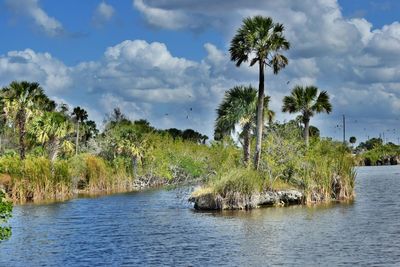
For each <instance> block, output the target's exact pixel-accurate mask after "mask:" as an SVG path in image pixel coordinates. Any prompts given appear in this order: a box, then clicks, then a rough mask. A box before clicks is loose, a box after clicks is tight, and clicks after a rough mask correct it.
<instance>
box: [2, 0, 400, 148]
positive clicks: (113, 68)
mask: <svg viewBox="0 0 400 267" xmlns="http://www.w3.org/2000/svg"><path fill="white" fill-rule="evenodd" d="M399 11H400V2H399V1H395V0H391V1H385V0H370V1H369V0H351V1H350V0H340V1H336V0H305V1H296V0H293V1H290V0H286V1H279V2H277V1H256V0H247V1H246V0H231V1H211V0H203V1H196V0H168V1H167V0H133V1H132V0H107V1H100V0H86V1H81V0H68V1H67V0H58V1H54V0H0V32H1V36H2V37H3V38H2V42H0V86H5V85H7V84H8V83H9V82H11V81H12V80H23V79H24V80H35V81H39V82H40V83H41V84H42V86H43V87H44V89H45V90H46V92H47V93H48V94H49V95H50V96H52V97H54V98H55V99H56V100H57V101H58V102H65V103H68V104H69V105H71V106H76V105H81V106H83V107H85V108H86V109H88V110H89V112H90V115H91V118H92V119H94V120H96V121H97V122H99V123H100V122H101V121H102V119H103V117H104V114H105V113H107V112H110V111H111V110H112V108H113V107H115V106H120V107H121V109H122V110H123V112H125V113H126V114H127V115H128V116H129V117H131V118H132V119H138V118H142V117H145V118H147V119H149V120H150V121H151V123H153V124H154V125H156V126H157V127H161V128H169V127H178V128H183V129H184V128H194V129H196V130H199V131H202V132H204V133H206V134H207V135H209V136H211V135H212V126H213V120H214V119H215V112H214V110H215V108H216V106H217V104H218V103H219V101H220V100H221V98H222V95H223V93H224V91H225V90H227V89H229V88H230V87H232V86H234V85H237V84H253V85H254V86H257V70H256V69H255V68H248V67H246V66H243V67H241V68H240V69H238V68H236V67H235V66H234V64H233V63H231V62H230V61H229V55H228V52H227V50H228V46H229V41H230V39H231V37H232V35H233V34H234V32H235V30H236V28H237V27H238V26H239V25H240V23H241V20H242V18H244V17H246V16H252V15H258V14H261V15H265V16H271V17H273V19H274V20H276V21H278V22H281V23H283V24H284V25H285V26H286V34H287V37H288V39H289V40H290V41H291V44H292V48H291V50H290V51H289V52H288V57H289V59H290V63H289V66H288V67H287V68H286V69H285V70H284V71H282V72H281V73H280V74H279V75H278V76H273V75H272V74H271V73H267V77H266V86H267V93H268V94H270V95H271V96H272V109H274V110H275V111H276V112H277V119H278V120H280V121H283V120H288V119H290V118H292V117H293V116H292V115H287V114H282V113H281V112H280V106H281V99H282V97H283V96H284V95H286V94H288V93H289V91H290V89H291V87H293V86H294V85H295V84H301V85H309V84H315V85H317V86H318V87H320V88H321V89H324V90H327V91H328V92H329V93H330V94H331V96H332V102H333V104H334V112H333V114H331V115H329V116H327V115H321V116H317V117H315V119H314V120H313V121H312V124H314V125H316V126H318V127H319V128H320V129H321V132H322V134H323V135H325V136H332V137H334V138H337V139H340V138H341V133H340V128H338V127H337V126H338V125H339V124H340V121H341V115H342V114H346V116H347V117H348V135H349V136H350V135H355V136H357V138H358V139H359V140H362V139H365V138H366V137H367V136H370V137H371V136H374V135H375V136H377V135H379V133H382V132H385V133H386V136H387V137H388V138H389V139H390V140H391V141H395V142H397V138H398V137H400V127H399V125H398V124H399V120H398V117H399V116H398V114H399V112H400V101H399V100H400V24H399V23H398V20H399V18H398V14H399ZM287 81H290V83H289V85H287Z"/></svg>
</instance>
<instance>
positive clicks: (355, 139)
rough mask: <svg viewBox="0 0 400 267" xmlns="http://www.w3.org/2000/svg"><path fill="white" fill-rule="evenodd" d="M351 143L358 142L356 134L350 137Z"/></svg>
mask: <svg viewBox="0 0 400 267" xmlns="http://www.w3.org/2000/svg"><path fill="white" fill-rule="evenodd" d="M349 142H350V144H352V145H354V144H355V143H356V142H357V138H356V137H355V136H352V137H350V139H349Z"/></svg>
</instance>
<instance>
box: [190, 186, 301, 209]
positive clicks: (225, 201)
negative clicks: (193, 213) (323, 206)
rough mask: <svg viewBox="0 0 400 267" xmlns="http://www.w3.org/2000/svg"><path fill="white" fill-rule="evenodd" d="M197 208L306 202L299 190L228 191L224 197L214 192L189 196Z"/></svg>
mask: <svg viewBox="0 0 400 267" xmlns="http://www.w3.org/2000/svg"><path fill="white" fill-rule="evenodd" d="M189 201H190V202H193V203H194V208H195V209H197V210H237V209H239V210H248V209H254V208H259V207H263V206H285V205H296V204H302V203H304V194H303V193H302V192H300V191H297V190H284V191H265V192H262V193H253V194H251V195H243V194H241V193H239V192H233V193H228V194H226V195H225V196H224V197H222V196H221V195H220V194H214V193H213V192H206V193H204V194H201V195H192V196H191V197H190V198H189Z"/></svg>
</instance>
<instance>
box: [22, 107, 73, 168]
mask: <svg viewBox="0 0 400 267" xmlns="http://www.w3.org/2000/svg"><path fill="white" fill-rule="evenodd" d="M29 132H30V134H31V135H32V136H34V137H35V139H36V140H37V141H38V142H39V143H41V144H42V145H44V146H45V147H46V148H47V150H48V154H49V158H50V160H51V162H52V163H54V161H55V160H56V159H57V156H58V153H59V151H60V147H61V148H63V150H64V152H70V151H73V144H72V143H71V142H69V141H68V140H67V139H66V137H67V135H68V134H70V133H72V132H73V125H72V123H71V122H70V120H69V118H68V117H67V116H66V115H64V114H63V113H61V112H54V111H53V112H45V113H43V114H42V115H41V116H37V117H36V118H34V119H33V121H32V123H31V125H30V127H29Z"/></svg>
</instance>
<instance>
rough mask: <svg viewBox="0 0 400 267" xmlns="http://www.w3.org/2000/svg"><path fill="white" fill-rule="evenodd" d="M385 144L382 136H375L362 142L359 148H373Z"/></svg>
mask: <svg viewBox="0 0 400 267" xmlns="http://www.w3.org/2000/svg"><path fill="white" fill-rule="evenodd" d="M382 145H383V140H382V138H376V137H373V138H371V139H369V140H367V141H365V142H361V143H360V144H359V145H358V147H357V148H359V149H366V150H371V149H373V148H375V147H379V146H382Z"/></svg>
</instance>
